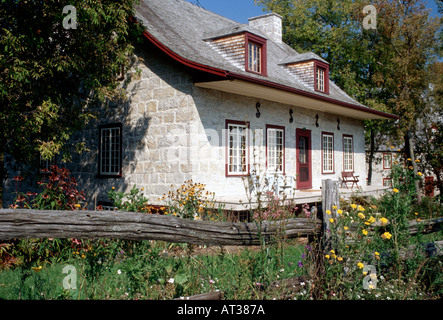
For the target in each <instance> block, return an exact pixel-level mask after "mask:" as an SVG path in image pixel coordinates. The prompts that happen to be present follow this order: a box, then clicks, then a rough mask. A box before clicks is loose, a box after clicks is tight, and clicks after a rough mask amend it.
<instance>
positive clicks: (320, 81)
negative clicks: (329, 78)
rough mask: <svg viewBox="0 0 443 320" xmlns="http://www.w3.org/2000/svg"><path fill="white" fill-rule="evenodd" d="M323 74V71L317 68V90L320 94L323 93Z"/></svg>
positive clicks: (324, 71)
mask: <svg viewBox="0 0 443 320" xmlns="http://www.w3.org/2000/svg"><path fill="white" fill-rule="evenodd" d="M325 73H326V70H325V69H323V68H320V67H317V77H316V78H317V79H316V80H317V90H318V91H321V92H324V91H325Z"/></svg>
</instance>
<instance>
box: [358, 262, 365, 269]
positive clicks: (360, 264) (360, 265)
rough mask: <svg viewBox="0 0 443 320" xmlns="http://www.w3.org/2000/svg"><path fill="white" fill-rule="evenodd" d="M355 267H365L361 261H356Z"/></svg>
mask: <svg viewBox="0 0 443 320" xmlns="http://www.w3.org/2000/svg"><path fill="white" fill-rule="evenodd" d="M357 267H359V268H360V269H363V268H364V267H365V265H364V264H363V263H361V262H359V263H357Z"/></svg>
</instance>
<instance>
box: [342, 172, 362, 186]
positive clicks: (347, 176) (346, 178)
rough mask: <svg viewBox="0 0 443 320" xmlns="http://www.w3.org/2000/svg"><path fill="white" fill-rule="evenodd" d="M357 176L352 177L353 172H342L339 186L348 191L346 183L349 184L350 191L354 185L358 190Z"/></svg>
mask: <svg viewBox="0 0 443 320" xmlns="http://www.w3.org/2000/svg"><path fill="white" fill-rule="evenodd" d="M358 177H359V176H354V172H342V173H341V186H342V187H343V184H344V185H345V186H346V189H348V183H349V182H351V183H352V185H351V189H352V188H353V187H354V184H355V185H356V186H357V188H358V182H359V181H360V180H359V179H358Z"/></svg>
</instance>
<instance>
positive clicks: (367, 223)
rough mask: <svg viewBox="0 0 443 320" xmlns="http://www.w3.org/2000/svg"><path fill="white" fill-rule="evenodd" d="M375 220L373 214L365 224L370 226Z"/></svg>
mask: <svg viewBox="0 0 443 320" xmlns="http://www.w3.org/2000/svg"><path fill="white" fill-rule="evenodd" d="M374 222H375V218H374V217H373V216H371V217H370V218H369V219H368V220H367V221H366V222H365V224H366V225H367V226H369V225H370V224H371V223H374Z"/></svg>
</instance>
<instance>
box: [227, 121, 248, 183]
mask: <svg viewBox="0 0 443 320" xmlns="http://www.w3.org/2000/svg"><path fill="white" fill-rule="evenodd" d="M226 131H227V132H226V175H227V176H244V175H248V174H249V123H247V122H243V123H242V122H240V121H234V120H226Z"/></svg>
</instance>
